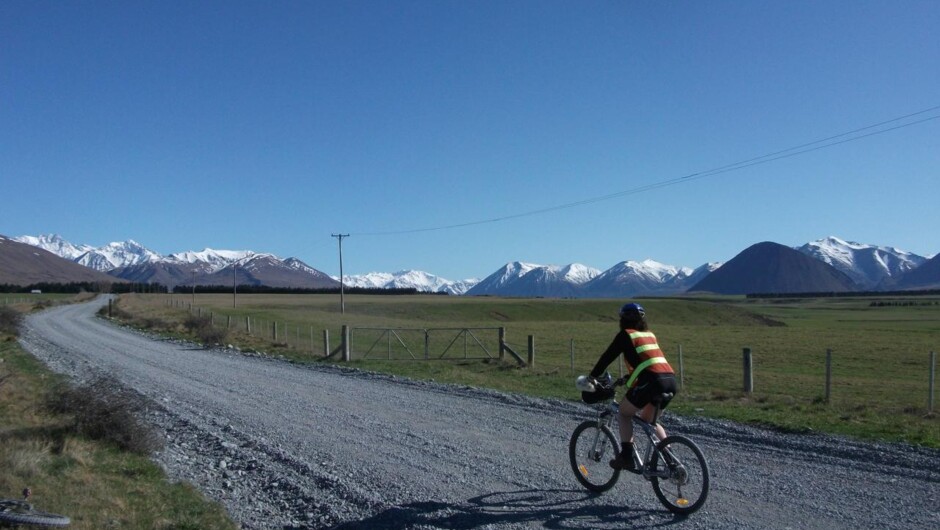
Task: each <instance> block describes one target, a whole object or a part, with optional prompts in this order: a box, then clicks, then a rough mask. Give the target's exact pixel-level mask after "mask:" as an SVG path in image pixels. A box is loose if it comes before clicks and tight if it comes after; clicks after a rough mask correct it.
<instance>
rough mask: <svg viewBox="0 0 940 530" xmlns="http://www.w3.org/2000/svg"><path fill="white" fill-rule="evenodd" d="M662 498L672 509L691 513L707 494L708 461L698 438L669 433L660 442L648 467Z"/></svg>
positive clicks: (669, 508)
mask: <svg viewBox="0 0 940 530" xmlns="http://www.w3.org/2000/svg"><path fill="white" fill-rule="evenodd" d="M649 474H650V482H652V483H653V491H654V492H655V493H656V497H657V498H658V499H659V502H661V503H663V506H665V507H666V508H667V509H668V510H669V511H671V512H673V513H677V514H681V515H688V514H690V513H692V512H694V511H696V510H698V509H699V508H701V507H702V505H703V504H705V499H706V498H707V497H708V487H709V477H708V462H706V461H705V455H703V454H702V450H701V449H699V448H698V446H697V445H695V442H693V441H692V440H689V439H688V438H685V437H683V436H669V437H667V438H666V439H665V440H663V441H661V442H659V444H658V445H657V446H656V451H655V453H654V454H653V463H652V466H651V469H650V471H649Z"/></svg>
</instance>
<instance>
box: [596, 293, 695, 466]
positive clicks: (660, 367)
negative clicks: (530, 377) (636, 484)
mask: <svg viewBox="0 0 940 530" xmlns="http://www.w3.org/2000/svg"><path fill="white" fill-rule="evenodd" d="M620 354H623V357H624V359H625V360H626V364H627V373H628V374H629V378H628V380H627V384H626V385H625V386H626V388H627V394H626V395H625V396H624V398H623V401H621V402H620V409H619V412H620V413H619V414H618V416H619V417H618V425H619V427H620V444H621V448H620V454H619V455H617V457H616V458H614V459H613V460H611V461H610V467H612V468H614V469H625V470H628V471H635V470H636V469H637V463H636V462H635V461H634V457H633V455H634V451H633V416H634V415H635V414H637V413H638V412H639V416H640V417H641V418H643V419H644V420H645V421H652V420H653V414H654V413H655V411H656V409H655V405H654V404H653V400H658V399H660V396H662V394H664V393H667V392H668V393H672V394H673V395H675V393H676V391H677V387H676V377H675V372H674V371H673V369H672V367H671V366H669V363H668V362H667V361H666V357H665V356H664V355H663V352H662V350H660V349H659V344H657V343H656V336H655V335H653V333H652V332H650V331H649V326H648V325H647V323H646V311H645V310H644V309H643V307H642V306H641V305H640V304H636V303H627V304H624V305H623V306H622V307H621V308H620V332H618V333H617V335H616V336H615V337H614V340H613V342H611V343H610V346H608V347H607V351H605V352H604V353H603V354H601V357H600V359H598V360H597V364H596V365H594V369H593V370H591V377H593V378H595V379H596V378H598V377H600V376H601V374H603V373H604V371H605V370H606V369H607V367H608V366H609V365H610V363H612V362H614V361H615V360H616V359H617V357H618V356H619V355H620ZM668 403H669V401H668V400H667V401H664V402H663V403H661V407H663V408H665V407H666V405H667V404H668ZM656 434H657V435H658V436H659V438H660V439H661V440H662V439H664V438H665V437H666V431H665V430H664V429H663V427H662V425H659V424H658V423H657V425H656Z"/></svg>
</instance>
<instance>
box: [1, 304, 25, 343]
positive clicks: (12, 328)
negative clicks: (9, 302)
mask: <svg viewBox="0 0 940 530" xmlns="http://www.w3.org/2000/svg"><path fill="white" fill-rule="evenodd" d="M22 322H23V315H22V314H21V313H20V312H19V311H17V310H15V309H13V308H12V307H7V306H2V307H0V333H4V334H7V335H14V336H15V335H18V334H19V330H20V324H21V323H22Z"/></svg>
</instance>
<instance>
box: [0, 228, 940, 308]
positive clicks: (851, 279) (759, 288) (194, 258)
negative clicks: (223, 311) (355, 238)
mask: <svg viewBox="0 0 940 530" xmlns="http://www.w3.org/2000/svg"><path fill="white" fill-rule="evenodd" d="M6 241H8V242H11V243H12V242H19V243H23V244H27V245H30V246H32V247H39V248H41V249H45V250H47V251H49V252H50V253H52V254H55V255H56V256H60V257H61V258H63V259H65V260H68V261H71V262H73V263H74V264H80V265H84V266H85V267H86V268H88V269H93V270H94V271H98V272H99V273H107V274H108V275H110V276H111V277H115V278H120V279H123V280H127V281H134V282H145V283H150V282H152V283H161V284H164V285H167V286H169V287H171V288H172V287H174V286H177V285H191V284H193V282H195V283H196V284H197V285H232V284H233V283H238V284H249V285H267V286H271V287H298V288H330V287H339V285H340V282H339V278H336V277H330V276H328V275H326V274H325V273H323V272H321V271H319V270H317V269H315V268H313V267H310V266H309V265H307V264H305V263H303V262H302V261H301V260H299V259H297V258H287V259H281V258H279V257H277V256H274V255H272V254H266V253H259V252H254V251H248V250H244V251H231V250H213V249H204V250H202V251H199V252H193V251H191V252H181V253H176V254H171V255H169V256H162V255H160V254H159V253H156V252H153V251H152V250H149V249H147V248H146V247H144V246H143V245H140V244H139V243H137V242H135V241H133V240H129V241H125V242H123V243H110V244H108V245H105V246H104V247H99V248H95V247H91V246H89V245H75V244H72V243H70V242H68V241H65V240H64V239H63V238H61V237H60V236H57V235H43V236H22V237H19V238H13V239H12V240H11V239H6ZM3 250H4V247H2V246H0V251H3ZM0 254H2V252H0ZM938 257H940V255H938V256H934V258H933V259H928V258H926V257H924V256H919V255H916V254H913V253H910V252H905V251H902V250H899V249H896V248H894V247H887V246H876V245H866V244H861V243H854V242H849V241H844V240H842V239H839V238H836V237H829V238H825V239H820V240H817V241H813V242H811V243H807V244H805V245H802V246H800V247H795V248H791V247H786V246H784V245H779V244H777V243H772V242H764V243H758V244H756V245H753V246H751V247H749V248H748V249H745V250H744V251H742V252H741V253H740V254H738V255H737V256H735V257H734V258H733V259H731V260H729V261H728V262H727V263H724V264H722V263H706V264H703V265H701V266H699V267H697V268H694V269H693V268H689V267H676V266H672V265H666V264H663V263H659V262H657V261H654V260H652V259H647V260H644V261H639V262H638V261H623V262H620V263H618V264H616V265H614V266H613V267H611V268H609V269H607V270H605V271H601V270H599V269H595V268H592V267H589V266H586V265H582V264H578V263H573V264H570V265H565V266H555V265H537V264H533V263H526V262H521V261H515V262H510V263H507V264H506V265H504V266H503V267H501V268H500V269H498V270H497V271H496V272H494V273H492V274H490V275H489V276H487V277H486V278H484V279H483V280H477V279H468V280H460V281H451V280H447V279H444V278H441V277H439V276H435V275H433V274H429V273H427V272H423V271H415V270H406V271H399V272H395V273H383V272H373V273H369V274H364V275H357V276H346V277H344V278H343V280H344V284H345V285H348V286H351V287H368V288H414V289H417V290H418V291H422V292H445V293H448V294H456V295H461V294H466V295H494V296H521V297H530V296H541V297H551V298H565V297H595V298H601V297H630V296H650V295H662V296H666V295H674V294H680V293H684V292H687V291H705V292H715V293H727V294H742V293H753V292H767V293H770V292H777V293H779V292H821V291H825V292H840V291H859V290H885V289H923V288H936V287H940V265H938V264H937V263H936V262H937V261H938ZM8 261H9V260H8ZM0 263H2V262H0ZM5 270H8V269H7V266H4V268H3V269H0V273H3V272H4V271H5ZM235 275H237V278H236V277H235ZM6 276H9V274H7V275H6ZM3 277H4V276H3V275H0V278H3ZM0 283H3V282H2V281H0ZM7 283H11V282H9V281H8V282H7ZM20 283H23V282H20ZM26 283H29V282H26Z"/></svg>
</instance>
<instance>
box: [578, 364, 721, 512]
mask: <svg viewBox="0 0 940 530" xmlns="http://www.w3.org/2000/svg"><path fill="white" fill-rule="evenodd" d="M625 382H626V379H625V378H623V377H621V378H619V379H617V380H616V381H613V382H611V376H610V374H605V377H604V378H603V379H602V380H601V381H598V382H597V384H595V382H594V381H593V380H591V378H589V377H587V376H581V377H579V378H578V379H577V382H576V384H575V386H576V387H577V388H578V390H581V391H582V392H583V393H582V397H583V398H584V400H585V402H588V403H591V404H598V403H603V402H604V401H607V400H611V401H610V402H609V403H608V404H602V405H599V406H598V414H597V418H596V419H593V420H587V421H585V422H583V423H581V424H580V425H578V426H577V427H576V428H575V429H574V432H573V433H572V434H571V441H570V443H569V445H568V457H569V459H570V461H571V470H572V471H574V475H575V477H576V478H577V479H578V482H580V483H581V485H582V486H584V487H585V488H587V489H588V490H590V491H592V492H595V493H603V492H605V491H607V490H609V489H610V488H612V487H613V486H614V484H616V483H617V480H618V479H619V478H620V471H621V470H620V469H614V468H612V467H610V465H609V463H608V461H609V460H610V459H612V458H614V457H615V456H616V455H617V452H618V449H617V448H618V447H620V445H619V444H618V442H617V436H616V435H615V434H614V432H613V431H612V430H611V424H612V422H613V418H614V416H615V415H617V414H618V411H619V405H618V404H617V400H616V399H615V395H616V388H617V387H618V386H622V385H623V384H624V383H625ZM589 396H593V397H589ZM670 398H672V395H671V394H664V395H663V396H662V397H661V398H660V399H659V400H656V401H655V404H656V412H655V413H654V414H653V419H652V421H651V422H646V421H644V420H643V419H642V418H639V417H636V416H634V418H633V421H634V426H637V425H638V426H639V427H640V429H639V430H637V429H635V428H634V433H635V435H634V449H633V452H634V455H633V456H634V461H635V462H637V463H638V465H637V467H636V470H635V471H633V472H634V473H636V474H638V475H641V476H642V477H643V478H645V479H647V480H649V481H650V483H651V484H652V486H653V492H654V493H655V494H656V497H657V498H658V499H659V501H660V502H661V503H662V504H663V506H665V507H666V509H668V510H669V511H671V512H673V513H676V514H680V515H688V514H691V513H693V512H695V511H696V510H698V509H699V508H701V507H702V505H703V504H705V499H706V498H707V497H708V488H709V472H708V462H706V460H705V455H704V454H703V453H702V450H701V449H699V447H698V446H697V445H695V442H693V441H692V440H690V439H688V438H686V437H684V436H677V435H672V436H667V437H666V438H665V439H662V440H660V439H659V436H658V435H657V434H656V425H657V422H658V421H659V419H660V416H661V414H662V406H661V404H662V403H663V402H664V401H666V402H667V401H668V400H669V399H670ZM640 432H642V433H644V434H645V436H642V435H640V434H639V433H640ZM640 447H642V448H643V450H642V451H640V450H639V448H640Z"/></svg>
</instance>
